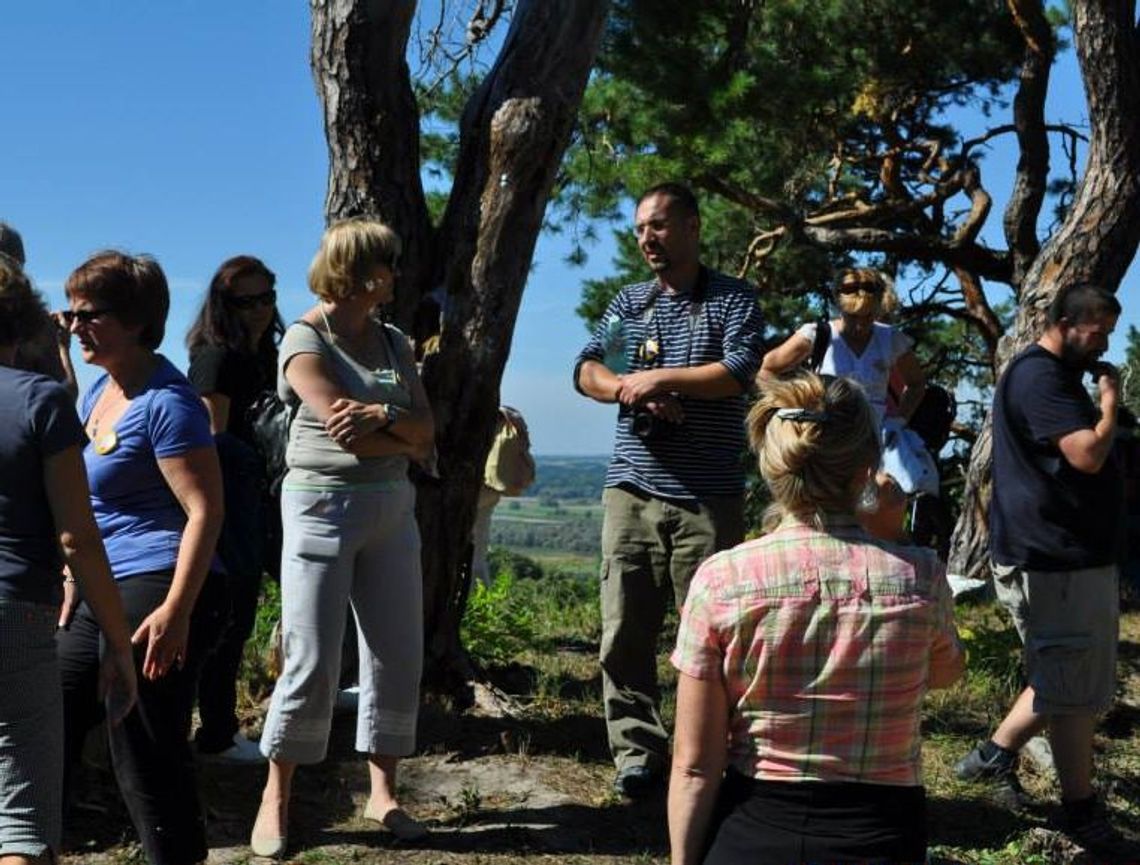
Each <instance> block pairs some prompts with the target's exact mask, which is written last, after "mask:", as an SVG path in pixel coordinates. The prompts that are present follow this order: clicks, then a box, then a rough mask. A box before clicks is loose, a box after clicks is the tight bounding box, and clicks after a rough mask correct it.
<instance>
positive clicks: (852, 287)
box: [839, 282, 883, 294]
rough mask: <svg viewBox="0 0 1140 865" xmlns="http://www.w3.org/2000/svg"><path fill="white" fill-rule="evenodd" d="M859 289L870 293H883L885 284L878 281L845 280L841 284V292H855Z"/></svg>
mask: <svg viewBox="0 0 1140 865" xmlns="http://www.w3.org/2000/svg"><path fill="white" fill-rule="evenodd" d="M857 291H866V292H868V293H869V294H882V293H883V286H882V285H880V284H879V283H877V282H845V283H843V284H841V285H840V286H839V293H840V294H855V292H857Z"/></svg>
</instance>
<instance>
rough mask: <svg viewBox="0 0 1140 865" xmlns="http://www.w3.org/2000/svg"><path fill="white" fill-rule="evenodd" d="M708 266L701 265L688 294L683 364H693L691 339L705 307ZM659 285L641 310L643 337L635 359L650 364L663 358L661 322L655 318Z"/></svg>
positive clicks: (659, 294)
mask: <svg viewBox="0 0 1140 865" xmlns="http://www.w3.org/2000/svg"><path fill="white" fill-rule="evenodd" d="M708 280H709V276H708V268H706V267H704V266H703V265H702V266H701V270H700V273H699V275H698V276H697V283H696V285H694V286H693V290H692V292H690V294H689V339H688V344H687V345H686V347H685V366H686V367H690V366H692V365H693V341H694V339H695V338H696V333H697V323H698V322H699V321H700V318H701V313H702V311H703V310H704V307H705V302H704V301H705V293H706V290H707V288H708ZM662 293H663V292H662V289H661V286H660V285H655V286H654V287H653V291H652V292H651V293H650V295H649V300H648V301H647V302H646V304H645V307H644V308H643V309H642V310H641V321H642V324H643V326H644V327H645V339H644V340H643V341H642V343H641V345H640V346H639V347H638V349H637V359H638V360H639V361H641V362H643V363H648V364H649V365H650V366H659V365H660V364H661V362H662V361H663V360H664V354H663V351H662V336H661V322H660V321H658V319H657V299H658V298H659V297H660V296H661V295H662Z"/></svg>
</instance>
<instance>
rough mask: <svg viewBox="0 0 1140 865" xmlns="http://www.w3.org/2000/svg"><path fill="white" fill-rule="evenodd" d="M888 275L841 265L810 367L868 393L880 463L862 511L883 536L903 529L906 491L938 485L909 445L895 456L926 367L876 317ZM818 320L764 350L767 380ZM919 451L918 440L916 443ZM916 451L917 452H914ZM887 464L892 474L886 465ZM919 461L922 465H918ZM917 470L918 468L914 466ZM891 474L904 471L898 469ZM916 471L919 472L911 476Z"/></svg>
mask: <svg viewBox="0 0 1140 865" xmlns="http://www.w3.org/2000/svg"><path fill="white" fill-rule="evenodd" d="M886 291H887V282H886V279H885V278H884V277H883V275H882V274H881V273H880V272H879V271H877V270H875V269H874V268H870V267H852V268H847V269H846V270H844V271H842V272H841V273H840V274H839V279H838V281H837V282H836V284H835V291H834V294H833V295H832V300H833V301H834V303H835V305H836V306H837V307H838V309H839V318H837V319H833V320H832V321H830V322H828V326H829V327H830V329H831V330H830V333H829V334H825V335H823V337H822V339H823V340H824V341H825V342H826V345H827V349H826V351H825V352H824V354H823V357H822V359H821V360H820V363H819V368H818V369H817V370H815V371H816V372H819V373H821V374H825V375H841V376H846V377H848V378H851V379H853V380H854V381H856V382H858V383H859V385H860V386H861V387H862V388H863V390H864V392H865V393H866V395H867V399H868V401H869V402H870V404H871V408H872V410H873V411H874V412H875V416H876V418H877V419H878V421H879V426H880V428H881V429H882V430H883V444H884V459H885V465H884V468H885V469H887V471H885V472H881V473H880V476H879V483H878V491H877V498H878V502H879V507H878V508H877V509H876V511H875V512H873V513H868V514H865V515H864V517H863V519H864V521H865V523H866V524H867V525H868V527H869V528H872V530H874V531H876V532H879V533H881V534H883V535H885V536H887V537H892V538H895V539H898V538H900V537H901V535H902V521H903V512H904V510H905V507H906V495H909V494H911V493H915V492H918V491H919V490H920V489H923V490H925V491H926V492H930V493H933V494H937V493H938V486H937V481H938V478H937V473H936V472H935V470H934V468H933V464H930V465H929V466H928V467H927V466H926V465H925V464H923V465H922V466H913V465H912V462H911V460H910V455H911V452H912V451H913V447H914V446H909V442H908V450H907V453H906V457H907V463H906V466H905V468H906V469H907V470H906V471H905V472H904V466H903V465H902V464H901V463H900V454H899V450H898V444H897V443H898V442H899V439H900V438H901V437H902V436H903V433H902V431H901V430H902V428H903V426H904V425H905V424H906V421H907V420H909V419H910V416H911V415H912V414H913V413H914V411H915V409H916V408H918V404H919V403H920V402H922V397H923V394H924V393H925V392H926V375H925V373H924V372H923V371H922V366H921V365H920V364H919V362H918V358H917V357H916V356H915V353H914V343H913V341H912V340H911V339H910V337H908V336H907V335H906V334H905V333H903V332H902V331H901V330H899V329H898V328H896V327H893V326H892V325H889V324H883V323H882V322H880V321H879V320H878V319H879V317H880V316H881V314H882V311H883V299H884V295H885V293H886ZM820 326H821V323H818V322H809V323H808V324H805V325H803V327H801V328H800V329H799V330H798V331H796V332H795V333H794V334H792V335H791V336H790V337H788V339H787V340H785V341H784V342H783V343H782V344H781V345H779V346H778V347H776V348H774V349H773V350H772V351H770V352H768V353H767V354H766V355H764V361H763V363H762V364H761V366H760V376H759V377H760V379H761V380H762V381H763V380H770V379H772V378H775V377H776V376H778V375H781V374H783V373H785V372H788V371H790V370H793V369H796V368H797V367H799V366H801V365H802V364H803V363H804V362H805V361H807V360H808V359H809V358H811V357H812V353H813V349H814V348H815V346H816V345H818V344H819V342H818V340H819V339H820V338H821V337H820V336H819V335H818V334H817V329H818V328H819V327H820ZM892 376H893V378H894V380H895V381H896V382H898V383H899V385H900V391H899V393H898V394H897V401H896V403H895V405H893V406H890V407H888V403H889V400H888V390H889V388H890V384H891V380H892ZM917 447H918V448H919V451H921V443H919V444H918V445H917ZM915 455H916V456H917V457H918V458H920V459H921V458H922V457H923V453H922V452H915ZM891 469H893V474H891V473H890V470H891ZM922 469H926V470H925V472H922V471H921V470H922ZM920 472H921V474H920ZM897 475H905V476H903V477H897ZM914 475H919V476H918V477H914Z"/></svg>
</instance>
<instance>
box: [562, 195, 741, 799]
mask: <svg viewBox="0 0 1140 865" xmlns="http://www.w3.org/2000/svg"><path fill="white" fill-rule="evenodd" d="M635 219H636V222H635V226H634V229H635V231H636V233H637V243H638V247H639V248H640V250H641V254H642V256H643V257H644V258H645V261H646V263H647V264H648V265H649V268H650V270H652V271H653V273H654V276H655V278H654V279H652V280H650V281H649V282H643V283H638V284H636V285H629V286H626V287H625V288H623V289H622V290H621V291H620V292H619V293H618V295H617V297H615V298H614V300H613V301H612V303H611V304H610V306H609V309H608V310H607V311H606V314H605V317H604V318H603V319H602V321H601V323H600V324H599V326H598V328H597V330H596V331H595V332H594V335H593V338H592V339H591V340H590V342H589V343H588V344H587V345H586V347H585V348H584V349H583V350H582V353H581V354H580V355H579V356H578V361H577V364H576V366H575V368H574V386H575V387H576V388H577V389H578V391H579V392H580V393H582V394H585V395H586V396H588V397H591V398H593V399H595V400H597V401H599V402H607V403H618V405H619V410H618V419H617V434H616V438H615V442H614V453H613V459H612V460H611V461H610V466H609V470H608V472H607V473H606V489H605V492H604V494H603V496H602V503H603V505H604V508H605V522H604V525H603V528H602V586H601V596H602V646H601V664H602V682H603V691H604V694H603V699H604V702H605V713H606V729H607V734H608V737H609V743H610V750H611V752H612V753H613V757H614V763H615V765H616V766H617V778H616V780H615V781H614V789H615V790H616V791H617V792H618V793H619V794H621V795H623V796H628V797H631V798H636V797H640V796H644V795H646V794H648V793H650V792H652V791H654V790H655V789H657V788H658V787H660V785H661V780H662V778H663V776H664V771H665V768H666V766H667V764H668V759H669V735H668V733H667V731H666V730H665V726H664V724H663V723H662V720H661V715H660V711H659V706H658V704H659V696H660V695H659V690H658V687H657V660H656V649H657V640H658V636H659V634H660V631H661V625H662V621H663V619H664V616H665V612H666V610H667V605H668V604H669V602H670V599H671V600H672V602H673V603H674V604H675V605H676V607H677V608H680V606H681V605H682V603H684V600H685V594H686V592H687V591H688V587H689V580H690V579H691V578H692V575H693V572H694V570H696V567H697V565H699V564H700V563H701V562H702V561H703V560H704V559H705V558H707V557H708V556H710V555H711V554H712V553H714V552H716V551H717V550H722V549H725V548H727V547H731V546H734V545H735V544H738V543H740V542H741V541H742V540H743V538H744V470H743V463H742V460H741V453H742V451H743V450H744V447H745V440H744V415H745V411H746V405H745V399H744V394H745V392H746V391H747V390H748V389H749V387H750V386H751V384H752V380H753V377H754V376H755V374H756V371H757V369H758V368H759V366H760V360H761V357H762V354H763V349H762V346H761V336H760V330H761V322H760V313H759V309H758V307H757V305H756V294H755V291H754V289H753V288H752V287H751V286H750V285H749V284H748V283H746V282H744V281H743V280H739V279H735V278H733V277H730V276H726V275H724V274H722V273H717V272H716V271H713V270H710V269H709V268H707V267H704V266H703V265H702V264H701V262H700V228H701V220H700V213H699V211H698V208H697V201H696V198H695V197H694V196H693V193H692V192H691V191H690V190H689V189H688V188H687V187H684V186H681V185H680V184H674V183H665V184H661V185H658V186H655V187H653V188H652V189H650V190H649V191H648V192H646V193H645V194H644V195H643V196H642V197H641V199H640V200H639V202H638V205H637V211H636V217H635Z"/></svg>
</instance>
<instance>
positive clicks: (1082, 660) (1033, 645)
mask: <svg viewBox="0 0 1140 865" xmlns="http://www.w3.org/2000/svg"><path fill="white" fill-rule="evenodd" d="M993 570H994V588H995V590H996V591H997V596H998V600H999V601H1001V603H1002V604H1003V605H1004V606H1005V608H1006V609H1007V610H1009V613H1010V615H1011V616H1012V617H1013V623H1014V626H1015V627H1016V628H1017V632H1018V633H1019V634H1020V635H1021V640H1022V642H1023V643H1024V644H1025V670H1026V675H1027V676H1028V677H1029V684H1030V686H1031V687H1032V688H1033V692H1034V698H1033V711H1034V712H1037V713H1038V714H1042V715H1083V714H1089V713H1093V714H1095V713H1098V712H1102V711H1104V710H1106V709H1107V708H1108V707H1109V706H1111V705H1112V700H1113V696H1114V695H1115V693H1116V644H1117V640H1118V637H1119V625H1120V606H1119V601H1120V576H1119V570H1118V568H1117V567H1116V565H1106V566H1105V567H1100V568H1085V569H1083V570H1079V571H1033V570H1025V569H1022V568H1016V567H1010V566H1007V565H994V568H993Z"/></svg>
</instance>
